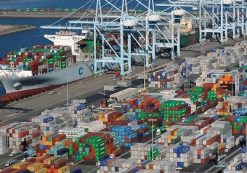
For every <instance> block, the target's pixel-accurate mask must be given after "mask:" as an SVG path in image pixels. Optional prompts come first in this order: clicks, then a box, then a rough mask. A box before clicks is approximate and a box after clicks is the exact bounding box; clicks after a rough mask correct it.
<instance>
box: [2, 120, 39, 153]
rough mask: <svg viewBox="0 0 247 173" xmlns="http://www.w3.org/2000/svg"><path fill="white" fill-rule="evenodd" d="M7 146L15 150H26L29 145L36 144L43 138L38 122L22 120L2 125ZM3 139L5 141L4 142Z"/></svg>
mask: <svg viewBox="0 0 247 173" xmlns="http://www.w3.org/2000/svg"><path fill="white" fill-rule="evenodd" d="M1 132H2V133H3V136H7V137H6V139H5V140H4V141H5V143H3V145H4V144H6V146H8V147H9V148H10V149H12V150H15V151H20V150H25V147H26V146H27V145H30V146H36V145H38V144H39V142H40V140H41V135H42V133H41V131H40V128H39V125H38V124H37V123H31V122H22V123H21V122H20V123H14V124H10V125H7V126H3V127H1ZM4 141H3V142H4Z"/></svg>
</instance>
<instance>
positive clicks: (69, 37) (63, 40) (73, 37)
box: [44, 31, 88, 55]
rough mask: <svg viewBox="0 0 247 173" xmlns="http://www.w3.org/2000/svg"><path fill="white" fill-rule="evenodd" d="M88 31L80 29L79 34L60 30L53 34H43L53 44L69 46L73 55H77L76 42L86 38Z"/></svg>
mask: <svg viewBox="0 0 247 173" xmlns="http://www.w3.org/2000/svg"><path fill="white" fill-rule="evenodd" d="M87 34H88V31H82V34H81V35H77V34H76V33H75V32H70V31H61V32H57V33H56V34H55V35H44V37H45V38H47V39H48V40H50V41H52V42H53V44H54V45H55V46H61V45H63V46H69V47H71V49H72V54H73V55H78V54H79V52H78V50H77V49H78V47H77V46H76V43H78V42H79V41H81V40H84V39H85V38H87Z"/></svg>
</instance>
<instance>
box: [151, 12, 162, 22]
mask: <svg viewBox="0 0 247 173" xmlns="http://www.w3.org/2000/svg"><path fill="white" fill-rule="evenodd" d="M148 20H149V22H158V21H160V20H161V17H160V15H158V14H152V15H150V16H148Z"/></svg>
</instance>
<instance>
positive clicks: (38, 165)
mask: <svg viewBox="0 0 247 173" xmlns="http://www.w3.org/2000/svg"><path fill="white" fill-rule="evenodd" d="M43 167H44V165H43V164H42V163H34V164H32V165H30V166H28V167H27V169H28V170H29V171H33V172H35V171H37V170H39V169H41V168H43Z"/></svg>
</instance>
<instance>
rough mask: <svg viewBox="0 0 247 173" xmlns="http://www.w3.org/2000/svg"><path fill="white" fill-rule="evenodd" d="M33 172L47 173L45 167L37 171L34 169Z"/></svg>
mask: <svg viewBox="0 0 247 173" xmlns="http://www.w3.org/2000/svg"><path fill="white" fill-rule="evenodd" d="M35 173H47V169H46V168H42V169H40V170H38V171H35Z"/></svg>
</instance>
